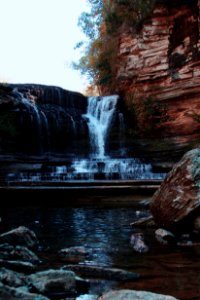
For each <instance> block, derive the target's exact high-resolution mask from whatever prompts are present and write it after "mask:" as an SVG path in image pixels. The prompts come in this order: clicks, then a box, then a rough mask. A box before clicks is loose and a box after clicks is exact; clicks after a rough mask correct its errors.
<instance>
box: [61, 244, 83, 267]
mask: <svg viewBox="0 0 200 300" xmlns="http://www.w3.org/2000/svg"><path fill="white" fill-rule="evenodd" d="M58 254H59V256H60V258H61V259H62V260H63V261H68V262H73V263H78V262H79V261H83V260H84V259H85V258H86V255H87V254H88V253H87V251H86V249H85V248H84V247H70V248H65V249H61V250H60V251H59V252H58Z"/></svg>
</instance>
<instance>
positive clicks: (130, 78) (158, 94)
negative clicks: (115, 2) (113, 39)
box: [113, 0, 200, 148]
mask: <svg viewBox="0 0 200 300" xmlns="http://www.w3.org/2000/svg"><path fill="white" fill-rule="evenodd" d="M199 8H200V1H198V0H190V1H186V0H185V1H181V0H168V1H157V3H156V5H155V8H154V10H153V12H152V14H151V17H150V18H149V19H148V20H146V21H145V22H144V23H143V25H142V28H141V30H139V31H138V32H137V33H136V32H134V31H133V29H131V28H126V29H124V30H123V29H122V30H121V33H120V35H119V50H118V63H117V65H116V73H115V76H114V77H115V83H114V87H113V89H114V90H115V92H117V93H119V94H120V95H123V96H125V95H127V93H129V95H131V97H128V99H127V98H126V97H124V98H126V99H127V100H126V101H127V103H126V104H127V106H130V105H131V104H132V103H131V102H132V101H133V102H134V100H135V99H138V102H139V103H142V101H143V100H144V99H148V98H151V99H152V101H158V102H159V103H160V104H161V105H163V106H165V117H164V118H162V119H160V122H161V124H160V125H161V127H162V131H161V132H160V135H159V138H161V137H162V138H166V139H167V141H168V143H173V144H175V145H176V144H179V146H180V147H183V148H184V147H186V146H188V145H189V148H190V147H191V146H194V145H196V146H197V145H198V143H199V138H200V39H199V28H200V19H199V18H200V16H199Z"/></svg>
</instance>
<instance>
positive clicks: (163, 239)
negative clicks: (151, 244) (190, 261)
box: [155, 228, 176, 245]
mask: <svg viewBox="0 0 200 300" xmlns="http://www.w3.org/2000/svg"><path fill="white" fill-rule="evenodd" d="M155 237H156V239H157V241H158V242H160V243H161V244H163V245H168V244H174V243H175V241H176V237H175V235H174V234H173V233H172V232H170V231H168V230H165V229H162V228H159V229H157V230H156V231H155Z"/></svg>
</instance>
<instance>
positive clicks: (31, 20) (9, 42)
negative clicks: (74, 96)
mask: <svg viewBox="0 0 200 300" xmlns="http://www.w3.org/2000/svg"><path fill="white" fill-rule="evenodd" d="M87 10H88V6H87V1H86V0H72V1H71V0H0V81H3V82H8V83H38V84H47V85H56V86H60V87H63V88H65V89H68V90H71V91H79V92H84V90H85V89H86V87H87V82H86V79H84V78H82V77H81V75H80V73H79V72H78V71H76V70H73V69H72V68H71V66H70V65H71V62H72V61H74V60H78V58H79V57H80V51H78V50H75V49H74V47H75V45H76V43H78V42H79V41H81V40H85V39H86V37H85V35H84V34H83V33H82V31H81V28H79V27H78V26H77V22H78V17H79V16H80V14H81V12H83V11H87Z"/></svg>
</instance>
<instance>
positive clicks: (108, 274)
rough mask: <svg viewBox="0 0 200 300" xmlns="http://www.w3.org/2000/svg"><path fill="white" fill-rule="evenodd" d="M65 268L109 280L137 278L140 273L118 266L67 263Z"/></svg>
mask: <svg viewBox="0 0 200 300" xmlns="http://www.w3.org/2000/svg"><path fill="white" fill-rule="evenodd" d="M63 269H64V270H71V271H74V272H75V273H77V274H79V275H81V276H84V277H88V278H103V279H108V280H122V281H126V280H127V281H128V280H136V279H138V278H140V275H139V274H137V273H134V272H129V271H125V270H122V269H117V268H104V267H99V266H88V265H67V266H64V267H63Z"/></svg>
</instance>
